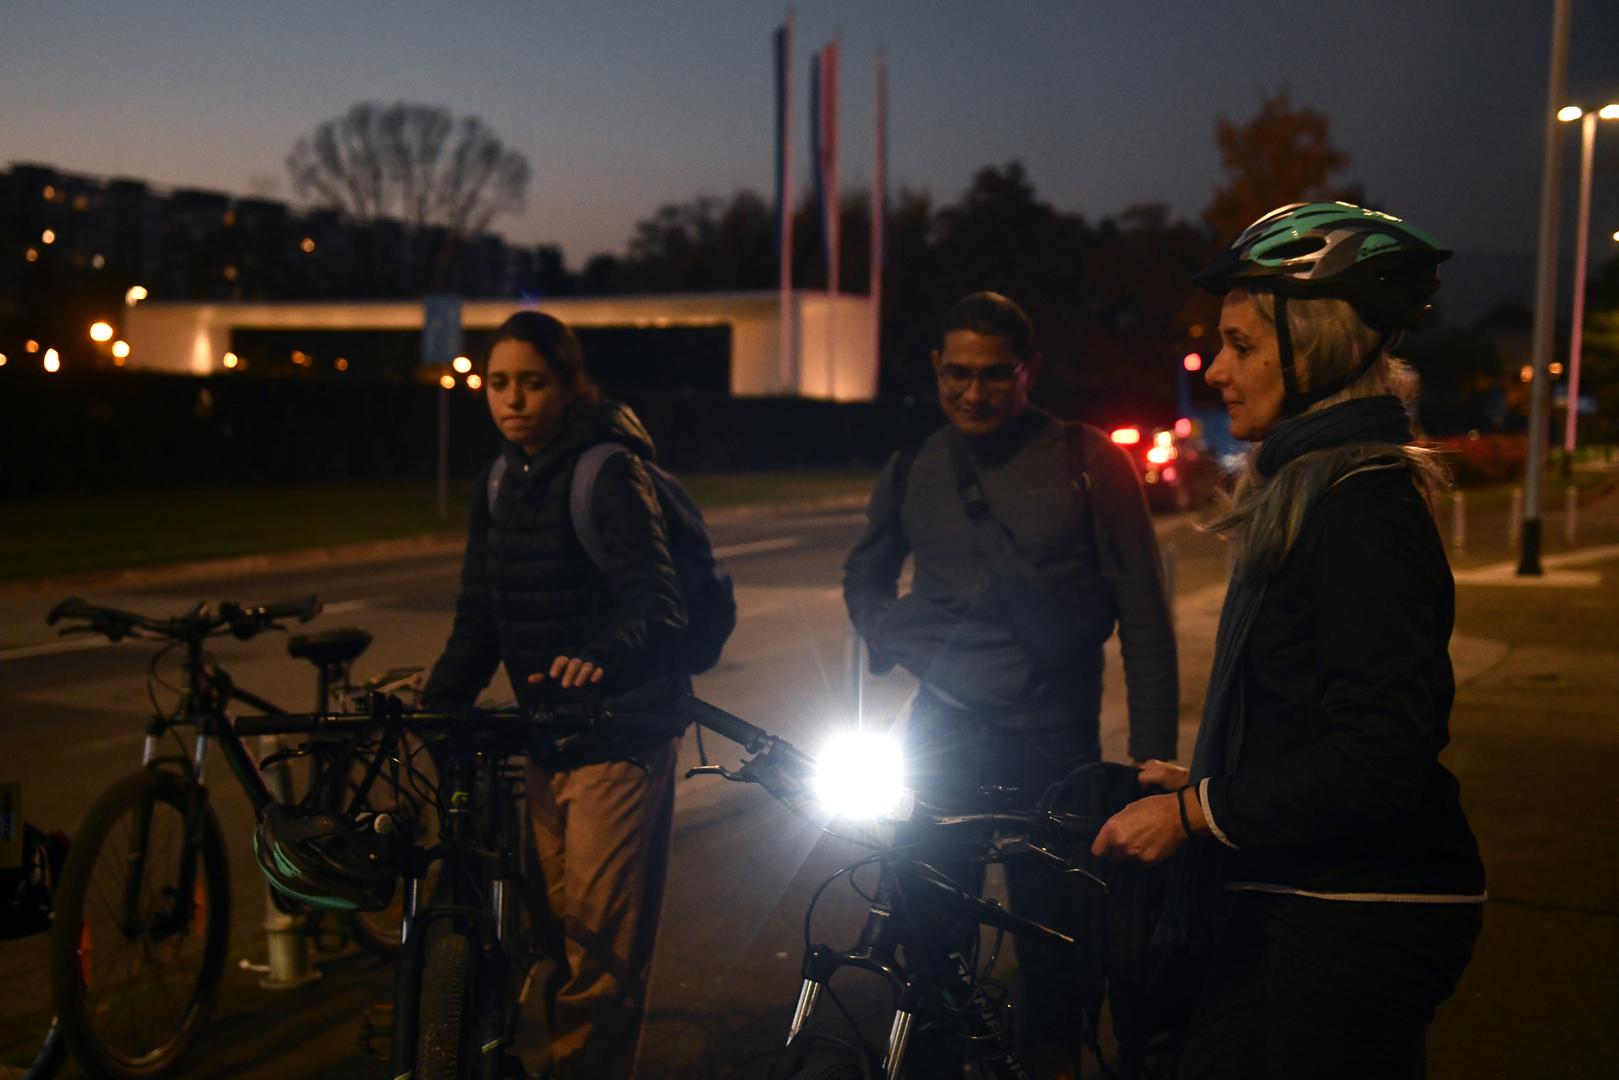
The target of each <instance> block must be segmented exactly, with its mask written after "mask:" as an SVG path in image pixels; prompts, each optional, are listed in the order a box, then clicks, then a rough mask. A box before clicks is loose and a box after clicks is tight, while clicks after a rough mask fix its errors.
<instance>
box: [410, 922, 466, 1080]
mask: <svg viewBox="0 0 1619 1080" xmlns="http://www.w3.org/2000/svg"><path fill="white" fill-rule="evenodd" d="M422 947H423V955H422V996H421V1006H420V1009H421V1012H420V1017H421V1019H420V1026H419V1027H418V1028H417V1029H416V1030H417V1034H416V1076H417V1077H418V1078H419V1080H467V1078H470V1077H471V1076H472V1075H473V1073H472V1065H473V1062H474V1060H475V1057H474V1055H473V1052H472V1051H473V1046H472V1042H473V1028H474V1026H475V1023H476V1020H475V1017H474V1015H473V1012H474V1010H473V1008H472V963H473V955H474V952H475V949H474V948H473V943H472V938H471V937H469V936H468V935H467V934H466V933H465V932H464V931H463V930H461V929H460V928H459V927H457V926H456V925H455V923H454V922H453V921H452V920H450V919H435V920H434V921H433V922H432V923H431V924H429V925H428V927H427V940H426V941H424V942H423V943H422Z"/></svg>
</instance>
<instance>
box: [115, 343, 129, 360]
mask: <svg viewBox="0 0 1619 1080" xmlns="http://www.w3.org/2000/svg"><path fill="white" fill-rule="evenodd" d="M112 355H113V357H114V358H116V359H118V360H123V359H124V358H126V357H127V356H129V342H127V341H115V342H113V343H112Z"/></svg>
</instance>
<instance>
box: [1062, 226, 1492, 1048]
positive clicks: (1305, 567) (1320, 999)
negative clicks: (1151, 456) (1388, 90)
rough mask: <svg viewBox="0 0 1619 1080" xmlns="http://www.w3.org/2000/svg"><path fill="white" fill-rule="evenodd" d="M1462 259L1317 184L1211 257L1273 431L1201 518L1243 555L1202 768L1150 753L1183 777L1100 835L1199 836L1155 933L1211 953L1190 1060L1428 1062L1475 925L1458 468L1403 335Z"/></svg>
mask: <svg viewBox="0 0 1619 1080" xmlns="http://www.w3.org/2000/svg"><path fill="white" fill-rule="evenodd" d="M1449 255H1450V252H1449V251H1447V250H1445V249H1444V248H1443V247H1441V246H1440V245H1438V244H1437V243H1435V242H1434V241H1433V240H1432V239H1431V238H1430V237H1428V236H1427V235H1426V234H1424V233H1423V232H1421V231H1419V230H1417V229H1415V228H1413V227H1411V226H1410V225H1407V224H1406V223H1405V222H1403V221H1401V220H1399V219H1398V218H1394V217H1391V216H1389V215H1387V214H1381V213H1377V212H1375V211H1371V210H1365V209H1362V208H1360V207H1356V206H1350V205H1347V204H1344V203H1308V204H1303V203H1301V204H1295V205H1291V206H1284V207H1281V208H1279V209H1277V210H1274V211H1272V212H1271V213H1269V214H1266V215H1265V216H1264V217H1262V218H1260V219H1259V220H1258V221H1256V222H1255V223H1254V224H1253V225H1251V226H1250V227H1249V228H1248V229H1247V230H1246V231H1245V232H1244V233H1243V234H1242V235H1241V236H1240V237H1238V238H1237V240H1236V241H1235V242H1234V243H1233V244H1232V245H1231V246H1230V247H1229V248H1228V249H1227V250H1226V251H1224V252H1223V253H1222V254H1221V255H1220V256H1219V257H1218V258H1217V259H1215V261H1214V262H1213V263H1211V264H1210V265H1209V266H1208V267H1206V268H1205V269H1204V270H1203V271H1202V272H1201V273H1200V274H1199V275H1198V277H1197V280H1198V281H1199V282H1200V283H1201V284H1202V285H1203V286H1204V287H1205V288H1207V289H1209V290H1210V291H1211V292H1214V293H1216V294H1220V295H1223V296H1224V302H1223V307H1222V310H1221V317H1220V334H1221V339H1222V348H1221V350H1220V353H1219V355H1218V356H1217V357H1216V358H1215V360H1214V362H1213V364H1212V365H1211V366H1210V368H1209V370H1208V372H1207V375H1206V379H1207V382H1208V384H1209V385H1210V386H1212V387H1214V388H1215V389H1217V390H1219V391H1220V394H1221V397H1222V398H1223V400H1224V401H1225V404H1226V408H1227V411H1228V412H1229V414H1230V417H1231V429H1232V433H1233V434H1235V435H1237V436H1238V437H1240V438H1245V439H1250V440H1253V441H1255V442H1256V443H1257V445H1256V446H1255V448H1254V450H1253V452H1252V454H1251V455H1250V457H1249V460H1248V465H1247V470H1246V472H1245V474H1244V475H1243V476H1242V478H1241V479H1240V480H1239V482H1238V484H1237V486H1236V489H1235V491H1234V492H1233V493H1232V495H1231V496H1230V498H1229V500H1228V503H1227V505H1226V506H1225V507H1224V510H1223V512H1222V513H1221V514H1220V515H1219V516H1218V517H1217V518H1216V520H1215V521H1214V522H1213V523H1212V524H1213V527H1214V528H1215V529H1216V530H1218V531H1220V532H1222V533H1224V534H1225V535H1226V536H1227V538H1228V539H1229V540H1230V542H1231V543H1232V544H1233V545H1234V548H1235V552H1236V568H1235V571H1234V573H1233V576H1232V580H1231V583H1230V586H1229V589H1228V592H1227V595H1226V601H1225V607H1224V609H1223V610H1222V612H1221V617H1220V628H1219V633H1218V636H1217V638H1216V644H1215V659H1214V667H1213V671H1212V674H1211V676H1210V683H1209V690H1208V695H1207V698H1206V699H1205V705H1204V712H1203V722H1202V726H1201V728H1200V730H1199V732H1198V738H1197V744H1196V749H1195V751H1194V753H1193V758H1192V765H1191V768H1190V770H1187V769H1184V768H1181V767H1179V766H1175V765H1170V764H1167V763H1164V762H1150V763H1149V764H1148V766H1147V767H1146V768H1145V769H1143V771H1142V777H1141V779H1142V782H1143V785H1144V786H1158V787H1162V788H1166V789H1169V790H1170V791H1172V792H1173V793H1172V794H1167V795H1153V796H1149V797H1147V798H1144V799H1141V800H1139V801H1138V802H1136V803H1133V804H1131V805H1130V806H1129V807H1127V808H1126V809H1125V810H1124V811H1122V812H1120V813H1119V814H1117V815H1115V816H1114V817H1113V818H1112V819H1111V820H1110V821H1109V822H1108V823H1107V824H1106V825H1105V826H1104V827H1103V829H1102V831H1101V833H1100V834H1099V835H1098V837H1097V840H1096V845H1095V849H1094V850H1095V851H1096V852H1097V853H1098V854H1111V855H1115V856H1122V857H1129V858H1135V859H1140V860H1142V861H1147V862H1153V861H1157V860H1159V859H1162V858H1165V857H1167V856H1168V855H1170V854H1172V853H1174V852H1175V851H1176V850H1177V849H1179V848H1181V847H1182V846H1183V845H1185V847H1186V851H1185V852H1184V853H1183V854H1182V857H1181V858H1180V859H1179V860H1178V862H1179V865H1178V866H1177V869H1176V874H1175V876H1174V880H1175V882H1176V891H1175V893H1174V895H1172V897H1171V900H1170V902H1169V905H1168V907H1167V908H1166V913H1165V921H1164V923H1163V925H1162V926H1161V928H1160V929H1161V932H1162V933H1163V934H1164V935H1165V936H1166V937H1169V938H1174V937H1176V936H1178V935H1187V934H1189V935H1192V944H1193V945H1194V947H1195V946H1197V945H1199V944H1202V945H1204V946H1206V953H1205V955H1206V957H1207V961H1208V969H1207V976H1206V978H1205V979H1204V981H1203V982H1202V985H1201V990H1200V993H1199V995H1198V998H1197V1000H1198V1004H1197V1008H1196V1012H1195V1014H1194V1016H1193V1019H1192V1023H1191V1028H1190V1031H1189V1033H1188V1036H1187V1040H1186V1045H1185V1048H1184V1052H1183V1055H1182V1058H1181V1068H1180V1071H1179V1074H1178V1075H1180V1076H1183V1077H1214V1076H1218V1077H1225V1076H1232V1077H1235V1076H1242V1077H1251V1076H1273V1077H1296V1076H1311V1077H1326V1076H1332V1077H1336V1076H1345V1077H1350V1076H1353V1077H1367V1076H1377V1077H1391V1076H1421V1075H1422V1074H1423V1068H1424V1066H1423V1046H1424V1036H1425V1031H1426V1028H1427V1025H1428V1023H1429V1021H1430V1020H1431V1019H1432V1017H1433V1014H1434V1009H1435V1008H1436V1007H1437V1006H1438V1005H1439V1003H1440V1002H1442V1001H1443V1000H1444V999H1445V998H1447V997H1448V996H1449V995H1450V994H1451V992H1452V990H1453V989H1454V987H1455V984H1456V980H1457V978H1458V977H1459V976H1460V974H1461V972H1462V970H1463V968H1464V967H1465V966H1466V964H1467V962H1468V960H1469V958H1470V956H1471V953H1472V947H1473V942H1474V941H1475V940H1476V938H1477V935H1478V931H1479V926H1480V922H1481V917H1482V910H1483V909H1482V904H1483V901H1484V898H1485V897H1484V872H1483V867H1482V865H1481V863H1480V861H1479V856H1478V848H1477V845H1476V843H1475V841H1474V839H1473V834H1472V831H1471V830H1470V829H1469V827H1468V824H1467V819H1466V817H1465V816H1464V814H1463V812H1462V808H1461V802H1460V798H1459V793H1458V785H1457V783H1456V779H1455V777H1453V776H1452V775H1451V774H1450V773H1449V772H1448V771H1447V770H1446V769H1445V767H1444V766H1443V765H1441V764H1440V762H1439V754H1440V751H1441V750H1443V748H1444V747H1445V744H1446V743H1447V742H1448V740H1449V720H1450V709H1451V701H1452V698H1453V696H1454V691H1455V683H1454V679H1453V676H1452V672H1451V665H1450V656H1449V652H1448V649H1449V641H1450V634H1451V627H1452V623H1453V620H1454V614H1455V603H1454V586H1453V583H1452V579H1451V574H1450V568H1449V565H1448V563H1447V561H1446V558H1445V551H1444V546H1443V544H1442V543H1441V541H1440V537H1439V534H1438V531H1437V529H1436V527H1435V524H1434V520H1433V517H1432V513H1431V499H1432V495H1433V493H1434V490H1435V489H1436V488H1437V487H1438V486H1439V485H1441V484H1442V483H1443V482H1444V476H1443V471H1442V468H1441V466H1440V465H1439V464H1438V462H1437V461H1435V460H1434V458H1433V457H1432V456H1431V454H1430V453H1429V452H1427V451H1425V450H1422V449H1420V448H1418V447H1416V446H1414V445H1412V433H1411V422H1410V418H1409V412H1408V410H1409V407H1410V404H1411V401H1412V399H1413V398H1414V394H1415V388H1416V378H1415V376H1414V375H1413V373H1412V372H1411V371H1409V370H1408V369H1407V368H1406V367H1405V365H1404V364H1402V363H1401V362H1400V361H1399V360H1398V359H1396V358H1395V357H1394V355H1393V349H1394V348H1395V346H1396V345H1397V344H1398V342H1399V337H1400V334H1401V331H1402V329H1403V328H1404V327H1405V326H1406V325H1408V324H1409V323H1410V322H1412V321H1413V320H1414V319H1415V318H1416V317H1418V316H1419V315H1421V314H1422V312H1423V311H1424V310H1425V309H1426V307H1427V304H1428V300H1429V298H1430V297H1431V296H1432V295H1433V293H1434V291H1435V290H1436V289H1437V288H1438V285H1439V281H1438V277H1437V274H1436V267H1437V266H1438V264H1439V263H1440V262H1441V261H1443V260H1444V259H1445V258H1447V257H1448V256H1449ZM1204 886H1208V887H1206V888H1205V887H1204ZM1217 886H1223V888H1220V887H1217ZM1216 911H1218V912H1219V913H1220V916H1219V917H1218V918H1215V917H1214V914H1215V912H1216ZM1200 927H1201V928H1207V933H1208V934H1209V936H1208V937H1201V936H1198V935H1197V930H1198V928H1200Z"/></svg>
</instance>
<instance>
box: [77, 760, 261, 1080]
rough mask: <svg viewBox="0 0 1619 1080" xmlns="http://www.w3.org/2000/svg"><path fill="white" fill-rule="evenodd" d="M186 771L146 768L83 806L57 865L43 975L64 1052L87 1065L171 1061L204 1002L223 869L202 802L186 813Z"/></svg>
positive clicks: (223, 909)
mask: <svg viewBox="0 0 1619 1080" xmlns="http://www.w3.org/2000/svg"><path fill="white" fill-rule="evenodd" d="M191 796H192V787H191V784H190V783H189V781H187V780H186V779H185V778H182V777H180V776H176V775H175V774H173V773H171V772H165V771H162V770H156V769H153V770H147V771H143V772H140V773H135V774H133V775H130V776H126V777H125V778H124V779H122V780H120V781H118V783H116V784H114V785H113V786H112V787H111V788H109V789H108V790H107V792H106V794H104V795H103V796H102V797H101V798H100V799H99V800H97V802H96V804H95V805H94V806H93V807H91V809H90V813H89V816H88V817H86V818H85V821H84V824H83V826H81V827H80V829H79V834H78V836H77V837H75V838H74V841H73V847H72V848H71V850H70V851H69V853H68V858H67V864H66V866H64V868H63V870H62V888H61V891H60V892H59V893H58V894H57V899H56V923H55V926H54V927H53V929H52V931H51V987H52V991H53V994H54V996H55V999H56V1012H57V1017H58V1019H59V1022H60V1023H61V1026H62V1033H63V1035H64V1036H65V1037H66V1039H67V1042H68V1046H69V1047H70V1049H71V1050H72V1051H73V1056H74V1057H75V1058H76V1059H77V1060H78V1062H79V1063H80V1064H81V1065H83V1066H84V1068H85V1069H86V1070H87V1071H89V1072H90V1073H92V1074H93V1075H97V1076H104V1077H113V1078H115V1080H150V1078H153V1077H160V1076H166V1075H168V1074H169V1073H170V1072H172V1071H173V1070H174V1068H175V1067H176V1065H178V1063H179V1061H180V1059H181V1058H182V1057H183V1056H184V1055H185V1053H186V1051H187V1050H189V1049H190V1048H191V1044H192V1043H194V1042H195V1041H196V1039H197V1036H198V1034H200V1033H201V1030H202V1026H203V1024H204V1023H205V1022H206V1021H207V1019H208V1014H209V1012H210V1011H212V1009H213V1003H214V996H215V994H216V993H217V991H218V989H219V979H220V976H221V974H222V973H223V971H224V966H225V949H226V943H227V942H228V941H229V938H230V878H229V871H228V868H227V864H226V860H225V842H224V839H223V838H222V837H221V835H220V831H219V822H218V820H217V819H216V818H215V817H214V812H213V809H212V808H211V807H210V806H209V805H208V804H207V803H206V802H201V803H199V804H198V805H199V814H198V820H196V821H194V822H192V823H190V827H188V822H187V808H188V806H189V804H190V800H191Z"/></svg>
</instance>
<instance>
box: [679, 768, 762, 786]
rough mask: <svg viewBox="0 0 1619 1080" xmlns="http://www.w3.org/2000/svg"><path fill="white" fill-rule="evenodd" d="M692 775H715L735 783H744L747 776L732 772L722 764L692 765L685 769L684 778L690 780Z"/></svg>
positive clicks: (746, 780)
mask: <svg viewBox="0 0 1619 1080" xmlns="http://www.w3.org/2000/svg"><path fill="white" fill-rule="evenodd" d="M694 776H717V777H719V778H720V779H722V780H729V781H731V782H732V783H735V784H745V783H747V782H748V779H747V777H745V776H743V775H742V774H741V773H737V772H732V771H731V770H730V769H727V768H726V767H725V766H724V765H693V766H692V767H691V768H689V769H687V770H686V779H687V780H690V779H691V778H692V777H694Z"/></svg>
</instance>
